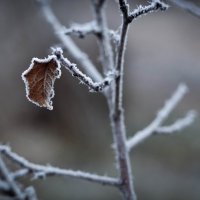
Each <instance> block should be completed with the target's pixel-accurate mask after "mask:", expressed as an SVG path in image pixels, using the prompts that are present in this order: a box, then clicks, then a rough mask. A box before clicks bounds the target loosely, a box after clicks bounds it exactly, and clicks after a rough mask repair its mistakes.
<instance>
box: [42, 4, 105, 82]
mask: <svg viewBox="0 0 200 200" xmlns="http://www.w3.org/2000/svg"><path fill="white" fill-rule="evenodd" d="M42 10H43V13H44V16H45V18H46V20H47V21H48V22H49V23H50V24H51V26H52V27H53V29H54V31H55V33H56V35H57V37H58V38H59V39H60V41H61V42H62V44H63V45H64V47H65V48H66V49H67V51H68V52H69V54H70V55H71V56H72V57H73V58H74V59H76V61H77V62H78V63H80V65H81V66H82V67H83V69H84V70H85V71H86V72H87V74H88V75H89V76H90V77H92V78H93V79H94V80H95V81H101V80H102V76H101V74H100V73H99V72H98V70H97V68H96V67H95V66H94V64H93V63H92V62H91V60H90V59H89V58H88V56H87V54H86V53H84V52H82V51H81V50H80V49H79V47H78V46H77V45H76V44H75V43H74V42H73V40H72V39H71V38H70V37H69V36H67V35H65V34H64V33H63V26H62V25H61V24H60V22H59V20H58V19H57V18H56V16H55V15H54V13H53V11H52V9H51V8H50V6H49V4H48V3H43V4H42Z"/></svg>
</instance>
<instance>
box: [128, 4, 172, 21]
mask: <svg viewBox="0 0 200 200" xmlns="http://www.w3.org/2000/svg"><path fill="white" fill-rule="evenodd" d="M168 7H169V6H168V5H167V4H165V3H163V2H161V1H160V0H153V1H152V2H151V4H150V5H148V6H141V5H140V6H138V8H137V9H135V10H134V11H133V12H131V13H130V14H129V15H128V21H129V22H132V21H133V20H134V19H136V18H138V17H140V16H142V15H146V14H148V13H151V12H153V11H157V10H161V11H165V10H167V9H168Z"/></svg>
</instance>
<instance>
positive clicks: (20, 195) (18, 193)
mask: <svg viewBox="0 0 200 200" xmlns="http://www.w3.org/2000/svg"><path fill="white" fill-rule="evenodd" d="M0 171H1V173H2V175H3V176H4V178H5V180H6V182H7V183H8V184H9V187H10V190H12V191H13V193H14V195H15V197H16V198H17V199H19V200H23V199H24V198H25V195H24V194H23V192H22V191H21V189H20V187H19V185H18V184H17V183H16V182H15V180H14V179H13V177H12V176H11V173H10V171H9V170H8V169H7V167H6V165H5V163H4V161H3V160H2V158H1V156H0Z"/></svg>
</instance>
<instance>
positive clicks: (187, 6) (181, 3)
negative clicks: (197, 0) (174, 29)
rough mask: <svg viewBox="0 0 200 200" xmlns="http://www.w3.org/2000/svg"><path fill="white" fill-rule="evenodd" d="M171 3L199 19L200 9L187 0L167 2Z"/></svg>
mask: <svg viewBox="0 0 200 200" xmlns="http://www.w3.org/2000/svg"><path fill="white" fill-rule="evenodd" d="M168 1H170V2H172V3H173V4H174V5H176V6H178V7H180V8H182V9H184V10H186V11H188V12H190V13H191V14H193V15H195V16H196V17H200V7H198V6H196V5H195V4H194V3H192V2H190V1H187V0H168Z"/></svg>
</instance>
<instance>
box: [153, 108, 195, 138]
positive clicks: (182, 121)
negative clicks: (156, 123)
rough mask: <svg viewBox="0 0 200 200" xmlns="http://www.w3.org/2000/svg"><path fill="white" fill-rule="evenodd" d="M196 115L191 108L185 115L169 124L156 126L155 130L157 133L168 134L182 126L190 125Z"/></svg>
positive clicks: (182, 127) (181, 128)
mask: <svg viewBox="0 0 200 200" xmlns="http://www.w3.org/2000/svg"><path fill="white" fill-rule="evenodd" d="M196 117H197V113H196V112H195V111H193V110H191V111H189V112H188V113H187V114H186V116H185V117H183V118H181V119H178V120H177V121H175V122H174V123H173V124H171V125H168V126H161V127H158V128H157V129H156V130H155V132H156V133H157V134H163V133H164V134H170V133H174V132H176V131H181V130H183V129H184V128H186V127H188V126H190V125H191V124H192V123H193V122H194V120H195V118H196Z"/></svg>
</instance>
